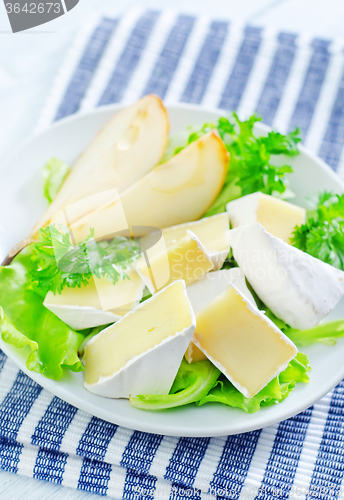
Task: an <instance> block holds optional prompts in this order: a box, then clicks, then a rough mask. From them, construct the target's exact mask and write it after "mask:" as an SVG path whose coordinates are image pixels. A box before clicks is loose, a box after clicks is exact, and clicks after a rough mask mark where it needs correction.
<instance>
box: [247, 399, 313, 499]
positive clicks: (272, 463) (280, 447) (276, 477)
mask: <svg viewBox="0 0 344 500" xmlns="http://www.w3.org/2000/svg"><path fill="white" fill-rule="evenodd" d="M311 416H312V408H308V410H306V411H305V412H304V413H300V414H299V415H296V417H293V418H291V419H289V420H285V421H284V422H281V423H280V424H279V426H278V431H277V434H276V436H275V440H274V444H273V447H272V451H271V454H270V458H269V460H268V463H267V466H266V469H265V473H264V477H263V480H262V483H261V486H260V488H259V493H258V495H257V496H256V500H268V499H269V500H270V499H271V500H273V499H274V498H275V499H276V497H277V498H280V499H283V498H285V499H287V498H289V493H290V490H291V487H292V486H293V482H294V478H295V474H296V470H297V466H298V464H299V460H300V455H301V451H302V447H303V444H304V440H305V437H306V432H307V429H308V425H309V422H310V419H311ZM296 486H297V485H296Z"/></svg>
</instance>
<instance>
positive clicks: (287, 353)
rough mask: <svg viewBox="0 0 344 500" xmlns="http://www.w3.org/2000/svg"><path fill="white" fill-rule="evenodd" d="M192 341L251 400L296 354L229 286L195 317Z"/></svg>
mask: <svg viewBox="0 0 344 500" xmlns="http://www.w3.org/2000/svg"><path fill="white" fill-rule="evenodd" d="M196 322H197V326H196V330H195V334H194V337H193V341H194V342H195V344H196V345H197V347H198V348H199V349H201V350H202V351H203V352H204V354H205V355H206V356H207V357H208V358H209V359H210V361H212V363H213V364H214V365H215V366H216V367H217V368H218V369H219V370H221V372H222V373H223V374H224V375H225V376H226V377H227V378H228V380H230V381H231V382H232V384H233V385H234V386H235V387H236V388H237V389H238V390H239V391H240V392H241V393H242V394H243V395H244V396H246V397H249V398H250V397H253V396H255V394H257V393H258V392H259V391H260V390H261V389H262V388H263V387H265V386H266V385H267V384H268V383H269V382H270V380H272V379H273V378H274V377H276V376H277V375H278V374H279V373H280V372H281V371H283V370H284V369H285V368H286V367H287V365H288V363H289V361H290V360H291V359H293V358H294V357H295V356H296V354H297V349H296V347H295V345H294V344H293V343H292V342H291V341H290V340H289V339H288V337H286V336H285V335H284V334H283V333H282V332H281V330H279V329H278V328H277V326H276V325H275V324H274V323H273V322H272V321H270V320H269V318H267V317H266V316H265V315H264V314H263V313H262V312H261V311H259V310H258V309H257V307H255V306H254V305H253V304H252V303H251V302H250V301H248V300H247V299H246V298H245V297H244V296H243V294H242V293H240V292H239V290H238V289H237V288H236V287H235V285H232V284H229V285H228V286H227V288H226V290H225V291H224V292H223V293H222V294H221V295H220V296H219V297H217V298H216V299H214V300H213V301H212V302H211V303H210V304H208V306H207V307H205V308H204V309H203V310H202V311H201V312H200V313H199V314H198V315H197V316H196Z"/></svg>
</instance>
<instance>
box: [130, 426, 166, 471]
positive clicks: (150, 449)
mask: <svg viewBox="0 0 344 500" xmlns="http://www.w3.org/2000/svg"><path fill="white" fill-rule="evenodd" d="M161 440H162V436H161V435H159V434H146V433H144V432H139V431H135V432H134V434H133V435H132V436H131V438H130V440H129V443H128V444H127V446H126V448H125V450H124V453H123V456H122V460H121V463H120V465H121V466H122V467H126V468H128V469H136V470H138V471H139V472H143V473H145V474H148V472H149V468H150V466H151V464H152V462H153V459H154V456H155V453H156V451H157V449H158V448H159V446H160V443H161Z"/></svg>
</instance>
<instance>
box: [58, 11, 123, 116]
mask: <svg viewBox="0 0 344 500" xmlns="http://www.w3.org/2000/svg"><path fill="white" fill-rule="evenodd" d="M117 24H118V20H117V19H108V18H104V19H102V21H101V23H100V24H99V26H97V28H96V29H95V30H94V32H93V34H92V36H91V38H90V40H89V42H88V44H87V45H86V48H85V51H84V53H83V55H82V57H81V59H80V62H79V64H78V66H77V68H76V70H75V71H74V74H73V76H72V78H71V80H70V82H69V85H68V87H67V90H66V92H65V95H64V96H63V99H62V102H61V104H60V106H59V109H58V111H57V113H56V116H55V120H60V119H61V118H64V117H65V116H68V115H72V114H73V113H76V112H77V111H78V110H79V109H80V104H81V101H82V99H83V97H84V96H85V94H86V91H87V89H88V87H89V85H90V83H91V81H92V78H93V76H94V73H95V71H96V70H97V67H98V65H99V62H100V60H101V57H102V55H103V54H104V52H105V49H106V47H107V46H108V43H109V41H110V39H111V37H112V35H113V33H114V31H115V28H116V26H117Z"/></svg>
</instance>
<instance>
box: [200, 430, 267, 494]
mask: <svg viewBox="0 0 344 500" xmlns="http://www.w3.org/2000/svg"><path fill="white" fill-rule="evenodd" d="M260 433H261V430H258V431H253V432H248V433H247V434H238V435H233V436H228V438H227V440H226V444H225V446H224V449H223V452H222V456H221V459H220V462H219V464H218V466H217V469H216V472H215V474H214V479H213V480H212V481H211V483H210V492H216V493H218V494H219V496H225V494H224V495H221V493H220V491H224V492H225V491H229V492H230V497H229V498H231V500H237V499H238V498H239V496H240V493H241V490H242V487H243V485H244V482H245V479H246V476H247V473H248V470H249V468H250V465H251V462H252V457H253V454H254V452H255V450H256V447H257V443H258V439H259V436H260Z"/></svg>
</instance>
